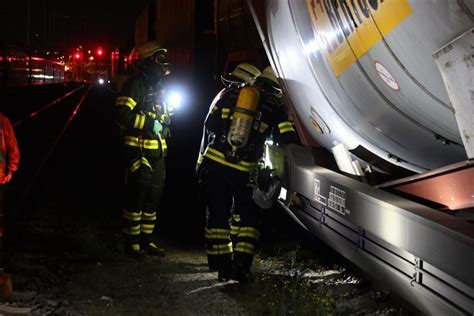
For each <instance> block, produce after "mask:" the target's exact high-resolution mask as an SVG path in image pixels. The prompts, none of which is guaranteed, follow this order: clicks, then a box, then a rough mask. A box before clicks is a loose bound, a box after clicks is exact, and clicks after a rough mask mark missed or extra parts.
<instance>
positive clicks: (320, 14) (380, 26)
mask: <svg viewBox="0 0 474 316" xmlns="http://www.w3.org/2000/svg"><path fill="white" fill-rule="evenodd" d="M307 5H308V9H309V12H310V15H311V18H312V20H313V24H314V28H315V29H316V34H317V35H316V36H317V37H318V38H317V39H316V41H317V45H318V47H320V48H322V49H323V50H324V53H325V55H326V57H327V59H328V61H329V63H330V65H331V68H332V70H333V71H334V73H335V74H336V76H339V75H341V74H342V73H343V72H344V71H346V70H347V69H348V68H349V67H350V66H351V65H352V64H353V63H354V62H355V61H356V60H357V58H359V57H361V56H362V55H364V54H365V53H366V52H367V51H368V50H369V49H370V48H372V46H374V45H375V44H376V43H377V42H379V41H380V40H381V39H382V37H383V36H384V35H386V34H387V33H389V32H390V31H391V30H393V29H394V28H395V27H396V26H397V25H398V24H400V23H401V22H402V21H403V20H404V19H405V18H406V17H407V16H409V15H410V14H411V13H412V10H411V7H410V5H409V4H408V0H307Z"/></svg>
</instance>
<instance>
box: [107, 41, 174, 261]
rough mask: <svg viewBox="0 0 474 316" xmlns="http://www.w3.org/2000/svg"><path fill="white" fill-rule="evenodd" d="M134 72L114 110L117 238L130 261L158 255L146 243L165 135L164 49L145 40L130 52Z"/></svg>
mask: <svg viewBox="0 0 474 316" xmlns="http://www.w3.org/2000/svg"><path fill="white" fill-rule="evenodd" d="M136 52H138V60H137V61H136V71H135V73H134V74H133V75H131V76H130V77H129V78H128V79H127V81H126V82H125V83H124V84H123V86H122V88H121V91H120V92H119V94H118V95H119V96H118V97H117V99H116V103H115V104H116V105H115V107H114V116H115V120H116V122H117V123H118V124H119V125H121V126H122V127H123V133H122V137H123V139H122V142H123V158H124V159H123V161H124V167H125V168H126V180H125V190H126V192H125V196H124V198H125V201H124V204H125V205H124V209H123V214H122V216H123V221H124V227H123V233H124V234H125V239H126V247H127V250H128V251H129V252H130V253H131V254H132V255H133V256H135V257H141V256H143V255H145V254H149V255H163V254H164V253H163V249H161V248H159V247H158V246H157V245H156V243H154V242H153V240H152V239H151V235H152V233H153V231H154V228H155V222H156V211H157V207H158V205H159V202H160V200H161V195H162V191H163V185H164V181H165V156H166V151H167V146H166V136H167V135H166V132H165V131H166V130H167V126H166V125H165V123H169V117H167V115H168V114H167V113H163V108H164V107H163V102H164V100H163V97H162V95H160V88H161V84H162V79H163V78H164V77H165V76H167V75H168V74H169V73H170V68H169V66H170V64H169V63H168V61H167V60H166V52H167V50H166V49H165V48H162V47H161V46H160V45H159V44H158V43H157V42H155V41H150V42H147V43H145V44H143V45H141V46H139V47H138V48H137V49H136Z"/></svg>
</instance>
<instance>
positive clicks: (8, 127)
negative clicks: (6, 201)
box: [0, 113, 20, 268]
mask: <svg viewBox="0 0 474 316" xmlns="http://www.w3.org/2000/svg"><path fill="white" fill-rule="evenodd" d="M19 161H20V151H19V150H18V145H17V142H16V138H15V133H14V131H13V127H12V124H11V123H10V120H9V119H8V118H7V117H6V116H5V115H3V114H2V113H0V268H4V267H5V264H6V252H5V249H4V247H3V237H4V236H3V229H4V223H3V192H4V187H5V185H6V184H7V183H8V182H10V180H11V179H12V175H13V172H15V171H16V170H17V169H18V162H19Z"/></svg>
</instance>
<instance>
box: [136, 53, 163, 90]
mask: <svg viewBox="0 0 474 316" xmlns="http://www.w3.org/2000/svg"><path fill="white" fill-rule="evenodd" d="M140 69H141V71H142V72H143V73H144V74H145V75H146V77H147V79H148V81H149V82H150V83H151V84H157V83H158V82H159V81H160V80H161V79H162V78H163V77H164V76H165V75H166V69H165V68H164V67H163V66H162V65H160V64H158V63H157V62H155V61H154V60H153V58H146V59H145V60H144V61H143V62H142V63H141V65H140Z"/></svg>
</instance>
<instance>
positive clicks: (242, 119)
mask: <svg viewBox="0 0 474 316" xmlns="http://www.w3.org/2000/svg"><path fill="white" fill-rule="evenodd" d="M259 98H260V94H259V92H258V90H257V89H255V88H253V87H244V88H242V89H241V90H240V93H239V97H238V99H237V105H236V106H235V109H234V113H233V117H232V122H231V124H230V128H229V133H228V135H227V142H228V143H229V144H230V145H231V146H232V153H233V155H235V153H236V152H237V150H238V149H239V148H242V147H243V146H245V145H246V144H247V141H248V138H249V135H250V132H251V131H252V125H253V120H254V117H255V116H256V115H257V106H258V100H259Z"/></svg>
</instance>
